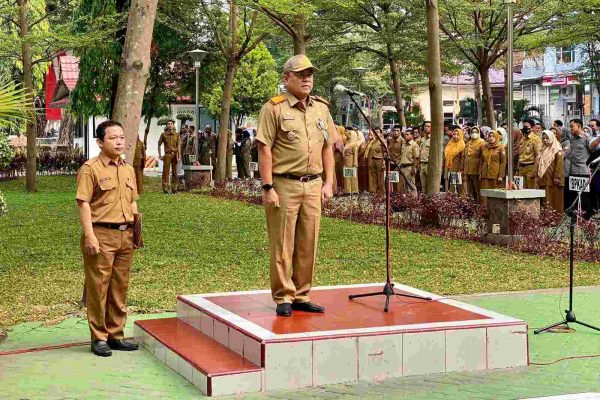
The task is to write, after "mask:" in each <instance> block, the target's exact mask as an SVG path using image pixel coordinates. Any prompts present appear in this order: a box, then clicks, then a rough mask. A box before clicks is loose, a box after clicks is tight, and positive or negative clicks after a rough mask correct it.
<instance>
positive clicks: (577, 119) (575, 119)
mask: <svg viewBox="0 0 600 400" xmlns="http://www.w3.org/2000/svg"><path fill="white" fill-rule="evenodd" d="M570 122H574V123H576V124H578V125H579V126H583V121H582V120H581V118H573V119H572V120H571V121H570Z"/></svg>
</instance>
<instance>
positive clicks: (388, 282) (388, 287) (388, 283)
mask: <svg viewBox="0 0 600 400" xmlns="http://www.w3.org/2000/svg"><path fill="white" fill-rule="evenodd" d="M347 94H348V96H349V97H350V99H351V100H352V102H353V103H354V105H355V106H356V108H358V110H359V111H360V113H361V114H362V116H363V118H364V119H365V121H367V126H368V127H369V131H370V132H373V128H372V125H371V119H370V118H368V117H367V116H366V115H365V113H364V111H363V110H362V108H361V107H360V106H359V105H358V103H357V102H356V100H355V99H354V96H355V95H356V94H355V93H349V92H347ZM373 134H374V135H375V137H376V138H377V140H379V143H381V147H382V149H383V154H384V156H383V158H384V160H385V271H386V279H385V285H384V286H383V289H382V290H381V291H379V292H373V293H361V294H351V295H350V296H348V297H349V298H350V300H353V299H358V298H360V297H372V296H385V306H384V307H383V311H385V312H388V311H389V307H390V297H391V296H403V297H410V298H413V299H419V300H428V301H429V300H431V297H424V296H417V295H413V294H405V293H399V292H396V291H395V290H394V284H393V283H392V274H391V268H390V192H391V186H390V162H393V163H394V165H396V167H397V168H398V165H397V164H396V163H395V162H394V161H393V160H391V159H390V152H389V149H388V146H387V143H385V141H384V140H383V138H382V137H380V136H379V135H378V134H377V133H375V132H373ZM398 171H400V168H398ZM400 173H402V172H401V171H400Z"/></svg>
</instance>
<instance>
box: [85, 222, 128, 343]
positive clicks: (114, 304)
mask: <svg viewBox="0 0 600 400" xmlns="http://www.w3.org/2000/svg"><path fill="white" fill-rule="evenodd" d="M94 234H95V235H96V238H97V239H98V242H99V243H100V252H99V253H98V254H96V255H88V254H86V253H85V251H84V238H83V236H82V237H81V252H82V253H83V265H84V269H85V288H86V304H87V317H88V325H89V327H90V333H91V337H92V340H107V339H123V337H124V336H123V329H124V328H125V322H126V321H127V308H126V304H125V299H126V297H127V288H128V287H129V272H130V270H131V262H132V260H133V229H131V228H130V229H128V230H126V231H119V230H116V229H109V228H104V227H101V226H94Z"/></svg>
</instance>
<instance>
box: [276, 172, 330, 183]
mask: <svg viewBox="0 0 600 400" xmlns="http://www.w3.org/2000/svg"><path fill="white" fill-rule="evenodd" d="M275 176H278V177H281V178H286V179H293V180H295V181H300V182H308V181H312V180H315V179H317V178H320V177H321V175H302V176H296V175H289V174H275Z"/></svg>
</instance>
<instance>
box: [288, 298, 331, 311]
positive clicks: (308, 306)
mask: <svg viewBox="0 0 600 400" xmlns="http://www.w3.org/2000/svg"><path fill="white" fill-rule="evenodd" d="M292 310H295V311H305V312H314V313H322V312H325V307H323V306H320V305H318V304H315V303H311V302H310V301H309V302H307V303H293V304H292Z"/></svg>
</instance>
